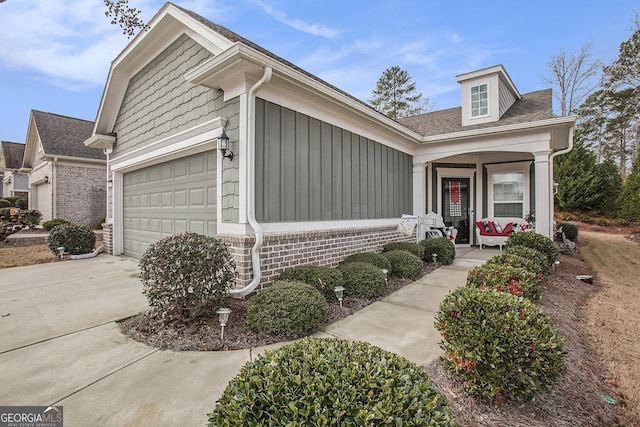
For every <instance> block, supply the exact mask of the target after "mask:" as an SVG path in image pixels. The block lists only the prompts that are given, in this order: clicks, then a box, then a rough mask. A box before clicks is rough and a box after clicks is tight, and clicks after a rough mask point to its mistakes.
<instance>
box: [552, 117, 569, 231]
mask: <svg viewBox="0 0 640 427" xmlns="http://www.w3.org/2000/svg"><path fill="white" fill-rule="evenodd" d="M568 139H569V141H568V147H567V148H564V149H562V150H558V151H554V152H553V153H551V154H550V155H549V174H550V175H551V176H550V177H549V182H550V183H552V185H553V183H554V182H555V181H554V179H553V159H555V158H556V156H559V155H561V154H567V153H568V152H569V151H571V150H573V126H571V127H570V128H569V136H568ZM552 188H553V187H552ZM554 196H555V195H554V194H553V190H552V191H551V192H550V196H549V206H551V208H552V209H550V213H549V216H550V217H549V225H550V226H551V227H552V230H553V211H554ZM551 237H553V236H551Z"/></svg>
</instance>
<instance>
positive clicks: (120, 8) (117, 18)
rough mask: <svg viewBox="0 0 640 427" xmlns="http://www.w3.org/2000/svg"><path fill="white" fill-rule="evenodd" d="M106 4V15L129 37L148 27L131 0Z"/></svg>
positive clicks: (112, 1) (111, 0)
mask: <svg viewBox="0 0 640 427" xmlns="http://www.w3.org/2000/svg"><path fill="white" fill-rule="evenodd" d="M1 1H4V0H1ZM104 4H105V6H107V10H106V12H105V13H104V14H105V15H106V17H107V18H111V23H112V24H114V25H115V24H118V25H120V27H121V28H122V34H124V35H126V36H127V38H130V37H132V36H133V35H134V34H135V32H136V30H137V29H146V25H145V23H144V22H143V21H142V19H140V16H139V15H140V13H141V12H142V11H141V10H138V9H136V8H135V7H131V6H129V0H115V1H114V0H104Z"/></svg>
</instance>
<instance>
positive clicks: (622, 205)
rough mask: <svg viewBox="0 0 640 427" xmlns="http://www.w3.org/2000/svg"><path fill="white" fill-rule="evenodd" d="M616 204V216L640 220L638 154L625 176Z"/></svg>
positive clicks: (639, 162)
mask: <svg viewBox="0 0 640 427" xmlns="http://www.w3.org/2000/svg"><path fill="white" fill-rule="evenodd" d="M616 206H617V208H618V217H619V218H623V219H626V220H627V221H640V156H638V157H636V159H635V160H634V161H633V166H632V167H631V173H630V174H629V176H627V179H626V180H625V183H624V186H623V187H622V192H621V193H620V196H619V197H618V200H617V203H616Z"/></svg>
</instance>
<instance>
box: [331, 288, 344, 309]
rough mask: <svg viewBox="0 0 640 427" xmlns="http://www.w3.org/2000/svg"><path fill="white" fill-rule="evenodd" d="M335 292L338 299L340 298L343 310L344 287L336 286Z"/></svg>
mask: <svg viewBox="0 0 640 427" xmlns="http://www.w3.org/2000/svg"><path fill="white" fill-rule="evenodd" d="M333 292H335V293H336V298H338V302H339V303H340V308H342V299H343V298H344V287H343V286H336V287H335V288H333Z"/></svg>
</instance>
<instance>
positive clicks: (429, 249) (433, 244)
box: [420, 237, 456, 265]
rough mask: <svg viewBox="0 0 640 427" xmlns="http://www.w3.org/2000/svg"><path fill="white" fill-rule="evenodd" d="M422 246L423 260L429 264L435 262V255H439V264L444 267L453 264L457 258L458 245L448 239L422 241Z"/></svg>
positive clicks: (437, 238)
mask: <svg viewBox="0 0 640 427" xmlns="http://www.w3.org/2000/svg"><path fill="white" fill-rule="evenodd" d="M420 246H422V253H423V259H424V260H425V261H427V262H432V261H433V254H438V260H437V262H439V263H440V264H443V265H449V264H451V263H453V260H454V259H455V258H456V245H455V243H453V242H452V241H451V240H449V239H448V238H446V237H436V238H435V239H425V240H422V241H421V242H420Z"/></svg>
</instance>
